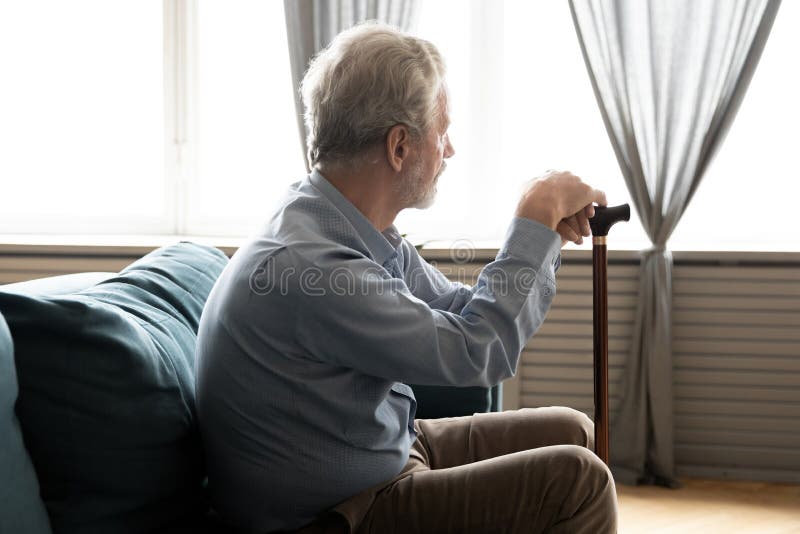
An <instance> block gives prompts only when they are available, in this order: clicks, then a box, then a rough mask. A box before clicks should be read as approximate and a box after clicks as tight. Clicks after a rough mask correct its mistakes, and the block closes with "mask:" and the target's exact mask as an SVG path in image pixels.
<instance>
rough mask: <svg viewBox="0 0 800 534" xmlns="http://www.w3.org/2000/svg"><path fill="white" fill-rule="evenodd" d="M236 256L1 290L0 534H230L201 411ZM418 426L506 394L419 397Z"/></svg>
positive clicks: (183, 250) (209, 253) (182, 247)
mask: <svg viewBox="0 0 800 534" xmlns="http://www.w3.org/2000/svg"><path fill="white" fill-rule="evenodd" d="M227 261H228V258H227V257H226V256H225V255H224V254H223V253H222V252H221V251H219V250H218V249H215V248H213V247H208V246H203V245H198V244H194V243H186V242H184V243H178V244H175V245H171V246H168V247H163V248H161V249H158V250H156V251H154V252H152V253H150V254H148V255H146V256H145V257H143V258H141V259H140V260H138V261H136V262H135V263H133V264H131V265H130V266H128V267H127V268H125V269H124V270H122V271H121V272H119V273H81V274H76V275H66V276H58V277H52V278H46V279H41V280H35V281H31V282H24V283H20V284H10V285H6V286H0V473H2V474H3V478H4V480H3V484H2V486H0V533H2V534H6V533H8V534H16V533H25V534H46V533H50V532H56V533H103V534H116V533H120V534H126V533H144V532H174V533H179V532H187V533H188V532H192V533H194V532H206V533H213V532H225V531H226V528H225V527H224V525H222V523H221V522H220V521H219V520H217V519H216V518H215V516H214V514H213V511H210V507H209V503H208V502H207V498H206V492H205V489H204V484H205V469H204V460H203V450H202V442H201V440H200V436H199V434H198V430H197V424H196V420H195V410H194V372H193V366H194V346H195V336H196V333H197V326H198V323H199V320H200V315H201V313H202V310H203V305H204V303H205V300H206V298H207V297H208V294H209V292H210V291H211V288H212V287H213V285H214V282H215V281H216V279H217V277H218V276H219V275H220V273H221V272H222V270H223V268H224V267H225V265H226V264H227ZM415 393H416V395H417V398H418V414H417V415H418V417H439V416H448V415H450V416H452V415H464V414H471V413H474V412H478V411H488V410H490V409H492V408H494V409H497V407H498V399H497V390H495V391H494V399H495V400H494V406H492V392H490V391H489V390H488V389H486V388H431V387H425V388H422V387H415Z"/></svg>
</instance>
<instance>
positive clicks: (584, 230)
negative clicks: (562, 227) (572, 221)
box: [575, 210, 592, 236]
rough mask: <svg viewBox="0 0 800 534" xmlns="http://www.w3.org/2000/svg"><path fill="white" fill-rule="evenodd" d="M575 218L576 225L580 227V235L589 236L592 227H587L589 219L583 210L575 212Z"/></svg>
mask: <svg viewBox="0 0 800 534" xmlns="http://www.w3.org/2000/svg"><path fill="white" fill-rule="evenodd" d="M575 218H576V219H577V220H578V225H579V226H580V229H581V235H583V236H589V235H590V234H591V233H592V229H591V228H590V227H589V219H588V218H587V217H586V212H585V210H581V211H579V212H578V213H576V214H575Z"/></svg>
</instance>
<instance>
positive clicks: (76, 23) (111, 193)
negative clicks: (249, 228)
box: [0, 0, 166, 234]
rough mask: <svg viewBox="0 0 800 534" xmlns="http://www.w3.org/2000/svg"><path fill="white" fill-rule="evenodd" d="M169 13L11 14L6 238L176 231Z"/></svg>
mask: <svg viewBox="0 0 800 534" xmlns="http://www.w3.org/2000/svg"><path fill="white" fill-rule="evenodd" d="M163 68H164V67H163V34H162V6H161V4H160V3H155V2H109V1H107V0H81V1H76V2H63V1H59V0H27V1H25V2H2V3H0V72H2V76H3V81H2V83H0V117H1V119H0V147H2V148H0V151H2V156H0V184H2V185H1V187H2V193H1V194H0V195H1V196H0V204H1V205H2V208H0V232H4V233H16V234H22V233H35V232H46V233H84V232H89V233H102V232H111V233H113V232H140V233H147V232H154V231H158V230H159V229H163V227H164V226H165V224H166V222H165V217H166V213H165V212H166V206H165V194H164V192H165V185H164V156H163V154H164V152H163V139H164V118H163V111H162V107H163V93H164V84H163V74H162V73H163Z"/></svg>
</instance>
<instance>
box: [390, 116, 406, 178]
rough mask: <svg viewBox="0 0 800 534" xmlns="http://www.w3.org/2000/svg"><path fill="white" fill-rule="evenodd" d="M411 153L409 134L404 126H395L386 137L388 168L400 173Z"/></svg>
mask: <svg viewBox="0 0 800 534" xmlns="http://www.w3.org/2000/svg"><path fill="white" fill-rule="evenodd" d="M410 153H411V132H409V131H408V126H406V125H405V124H396V125H394V126H392V127H391V128H390V129H389V133H388V134H387V135H386V159H387V161H388V162H389V166H391V167H392V169H394V170H395V172H400V171H402V170H403V164H404V163H405V162H406V161H407V160H408V158H409V155H410Z"/></svg>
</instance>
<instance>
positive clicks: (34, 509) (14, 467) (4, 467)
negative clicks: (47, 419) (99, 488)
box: [0, 315, 50, 534]
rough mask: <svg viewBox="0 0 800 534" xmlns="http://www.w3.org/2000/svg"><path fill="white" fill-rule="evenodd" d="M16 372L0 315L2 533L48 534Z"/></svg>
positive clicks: (47, 523) (0, 518)
mask: <svg viewBox="0 0 800 534" xmlns="http://www.w3.org/2000/svg"><path fill="white" fill-rule="evenodd" d="M16 401H17V371H16V369H15V368H14V345H13V344H12V343H11V333H10V332H9V331H8V326H6V322H5V320H4V319H3V316H2V315H0V473H3V481H2V484H0V532H27V533H30V534H47V533H49V532H50V523H49V522H48V520H47V511H46V510H45V508H44V504H43V503H42V499H41V498H40V497H39V482H38V481H37V480H36V472H35V471H34V470H33V465H31V459H30V457H29V456H28V451H26V450H25V445H24V443H23V442H22V432H21V431H20V428H19V421H17V416H16V415H15V414H14V404H15V403H16Z"/></svg>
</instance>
